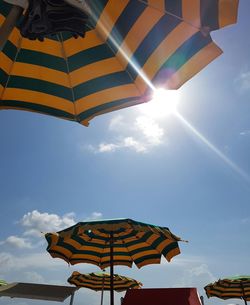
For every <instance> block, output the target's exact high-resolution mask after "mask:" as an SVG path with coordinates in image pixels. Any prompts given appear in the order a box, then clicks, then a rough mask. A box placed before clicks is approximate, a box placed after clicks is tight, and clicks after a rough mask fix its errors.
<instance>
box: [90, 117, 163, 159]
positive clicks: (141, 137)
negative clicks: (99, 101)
mask: <svg viewBox="0 0 250 305" xmlns="http://www.w3.org/2000/svg"><path fill="white" fill-rule="evenodd" d="M109 129H110V130H112V131H113V132H114V133H115V137H114V140H113V141H106V142H101V143H100V144H98V145H97V147H96V148H95V147H94V146H93V145H89V146H88V147H87V148H88V149H89V150H90V151H94V152H95V153H111V152H115V151H118V150H122V149H129V150H133V151H135V152H137V153H145V152H148V151H149V150H150V149H152V148H153V147H156V146H158V145H161V144H162V143H163V142H164V134H165V133H164V129H163V128H162V127H160V126H159V124H158V123H157V122H156V121H155V120H154V119H153V118H150V117H148V116H139V117H137V118H136V119H135V121H134V122H133V123H132V124H131V122H128V121H126V122H125V121H124V119H123V117H122V116H121V115H119V116H116V117H114V118H113V119H112V120H111V121H110V124H109Z"/></svg>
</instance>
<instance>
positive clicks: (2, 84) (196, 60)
mask: <svg viewBox="0 0 250 305" xmlns="http://www.w3.org/2000/svg"><path fill="white" fill-rule="evenodd" d="M6 1H7V0H6ZM30 2H31V1H30ZM42 2H43V1H42ZM57 2H60V3H63V2H64V1H57ZM75 2H77V3H78V5H79V7H81V6H82V7H83V5H84V4H85V6H87V7H88V8H89V9H88V11H89V16H88V21H87V24H86V35H85V37H83V38H82V37H79V38H77V39H75V38H73V37H72V35H71V34H70V33H67V32H64V31H63V32H59V33H57V34H55V35H54V36H50V35H48V36H47V37H46V38H45V39H44V42H40V41H33V40H29V39H27V38H25V37H22V36H21V34H20V32H19V30H18V26H17V27H15V28H14V29H13V31H11V30H10V31H11V34H10V36H9V37H8V41H7V43H6V44H5V46H4V48H3V49H2V50H1V52H0V109H20V110H27V111H34V112H39V113H43V114H48V115H53V116H56V117H59V118H64V119H67V120H72V121H77V122H79V123H81V124H84V125H88V122H89V121H90V120H91V119H92V118H93V117H95V116H97V115H100V114H103V113H107V112H110V111H113V110H117V109H121V108H124V107H129V106H132V105H137V104H140V103H143V102H146V101H149V100H151V99H152V93H153V92H154V90H155V88H158V87H162V88H165V89H177V88H179V87H180V86H181V85H182V84H184V83H185V82H186V81H187V80H189V79H190V78H192V77H193V76H194V75H195V74H197V73H198V72H199V71H201V70H202V69H203V68H204V67H205V66H207V65H208V64H209V63H210V62H211V61H213V60H214V59H215V58H216V57H218V56H219V55H220V54H221V53H222V50H221V49H220V48H219V47H218V46H217V45H216V44H215V43H214V42H213V40H212V38H211V35H210V33H211V32H212V31H214V30H218V29H220V28H222V27H224V26H227V25H230V24H233V23H236V21H237V10H238V0H213V1H209V0H206V1H204V0H186V1H180V0H179V1H174V0H150V1H147V0H140V1H138V0H137V1H135V0H126V1H125V0H124V1H121V0H83V1H75ZM85 6H84V7H83V9H84V10H85ZM14 8H15V9H17V11H14V12H13V13H12V14H11V15H14V17H17V18H18V16H20V15H21V14H22V9H21V8H20V7H18V6H16V7H14ZM10 11H11V12H12V10H11V6H10V5H9V4H8V3H5V1H3V0H0V26H1V25H2V24H5V21H6V19H7V18H6V16H7V15H8V14H9V12H10ZM70 21H71V19H70V18H69V19H67V20H66V21H65V23H64V24H65V25H69V23H70ZM8 28H9V27H8ZM4 32H6V31H4ZM52 32H53V31H52ZM3 34H5V33H1V36H5V35H3ZM0 38H1V37H0ZM235 56H237V55H235ZM166 102H168V101H166Z"/></svg>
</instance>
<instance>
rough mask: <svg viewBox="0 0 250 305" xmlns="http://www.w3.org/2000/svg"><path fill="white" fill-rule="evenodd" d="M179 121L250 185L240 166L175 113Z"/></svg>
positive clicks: (248, 178)
mask: <svg viewBox="0 0 250 305" xmlns="http://www.w3.org/2000/svg"><path fill="white" fill-rule="evenodd" d="M175 115H176V116H177V118H178V119H180V121H181V122H182V123H183V124H184V125H185V126H186V127H187V128H188V129H189V130H191V131H192V132H193V134H195V135H196V136H197V137H198V138H199V140H201V141H202V142H203V143H204V144H206V145H207V147H208V148H210V149H211V150H212V151H213V152H214V153H215V154H216V155H217V156H218V157H219V158H220V159H221V160H223V161H224V162H225V163H226V164H227V165H229V166H230V167H231V168H232V169H233V170H234V171H236V172H237V173H238V174H239V175H240V176H241V177H242V178H244V179H245V180H246V181H247V182H248V183H250V177H249V176H248V174H247V173H245V172H244V171H243V170H242V169H241V168H240V167H239V166H238V165H236V164H235V163H234V162H232V161H231V160H230V159H229V158H228V157H227V156H225V155H224V154H223V153H222V152H221V151H220V150H219V149H218V148H217V147H215V146H214V145H213V144H212V143H211V142H209V141H208V140H207V139H206V138H205V137H204V136H203V135H202V134H201V133H200V132H199V131H198V130H196V129H195V128H194V127H193V126H192V125H191V124H190V123H189V122H188V121H187V120H186V119H185V118H184V117H183V116H182V115H181V114H180V113H179V112H175Z"/></svg>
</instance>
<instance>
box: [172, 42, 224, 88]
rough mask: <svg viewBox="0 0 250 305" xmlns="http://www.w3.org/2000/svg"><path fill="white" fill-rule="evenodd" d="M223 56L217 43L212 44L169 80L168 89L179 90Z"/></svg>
mask: <svg viewBox="0 0 250 305" xmlns="http://www.w3.org/2000/svg"><path fill="white" fill-rule="evenodd" d="M221 54H222V50H221V49H220V48H219V47H218V46H217V45H216V44H215V43H213V42H211V43H210V44H209V45H207V46H206V47H204V48H203V49H202V50H200V51H199V52H198V53H196V54H195V55H194V56H193V57H192V58H190V59H189V60H188V61H187V63H186V64H184V65H183V66H182V67H181V69H179V70H178V71H177V72H176V73H175V74H173V75H172V77H171V78H170V79H168V80H167V83H166V86H167V88H169V89H177V88H179V87H180V86H181V85H183V84H184V83H185V82H186V81H187V80H189V79H190V78H192V77H193V76H194V75H195V74H197V73H198V72H200V71H201V70H202V69H203V68H204V67H205V66H207V65H208V64H209V63H210V62H211V61H213V60H214V59H215V58H216V57H218V56H219V55H221Z"/></svg>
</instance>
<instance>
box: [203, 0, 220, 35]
mask: <svg viewBox="0 0 250 305" xmlns="http://www.w3.org/2000/svg"><path fill="white" fill-rule="evenodd" d="M200 1H201V6H200V15H201V25H202V26H209V28H210V30H216V29H218V28H219V20H218V19H219V18H218V17H219V16H218V15H219V4H218V0H200Z"/></svg>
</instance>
